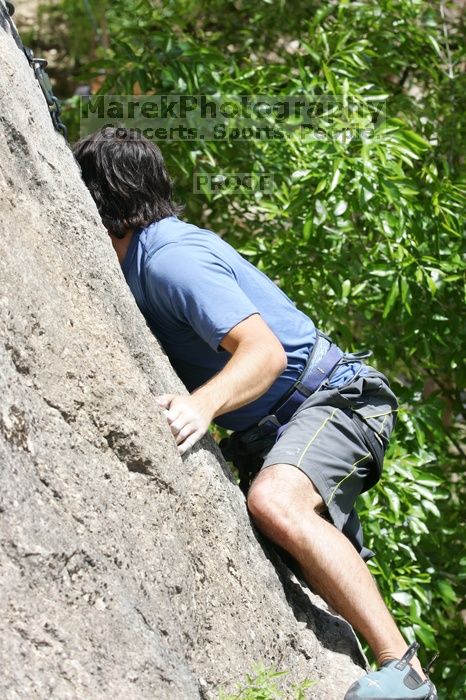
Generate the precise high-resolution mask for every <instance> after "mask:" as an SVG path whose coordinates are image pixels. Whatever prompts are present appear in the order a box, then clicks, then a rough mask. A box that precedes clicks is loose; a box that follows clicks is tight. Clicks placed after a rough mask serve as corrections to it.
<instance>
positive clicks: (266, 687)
mask: <svg viewBox="0 0 466 700" xmlns="http://www.w3.org/2000/svg"><path fill="white" fill-rule="evenodd" d="M286 674H287V671H277V670H275V669H274V668H268V669H266V668H265V667H263V666H261V665H258V666H256V667H255V669H254V671H253V673H251V674H246V683H245V684H244V685H242V686H241V687H239V688H238V689H237V691H236V692H235V694H234V695H225V694H224V693H223V692H221V693H220V698H219V700H280V698H284V697H286V698H289V700H306V697H307V695H306V690H308V689H309V688H311V687H312V686H313V685H314V683H315V681H311V680H308V679H306V680H304V681H302V682H301V683H299V684H296V685H293V686H291V687H288V688H286V689H284V688H283V686H281V687H280V686H279V684H278V683H277V680H278V679H282V678H283V676H286Z"/></svg>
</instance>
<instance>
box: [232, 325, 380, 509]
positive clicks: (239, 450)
mask: <svg viewBox="0 0 466 700" xmlns="http://www.w3.org/2000/svg"><path fill="white" fill-rule="evenodd" d="M371 354H372V353H371V352H370V351H362V352H358V353H346V354H345V353H343V352H342V351H341V350H340V348H339V347H338V346H337V345H335V343H333V342H332V340H331V339H330V338H329V337H328V336H327V335H325V333H322V332H321V331H319V330H318V331H317V335H316V341H315V343H314V347H313V348H312V351H311V353H310V355H309V358H308V361H307V363H306V366H305V368H304V370H303V371H302V373H301V376H300V377H299V378H298V379H297V381H296V382H295V383H294V384H293V386H292V387H291V388H290V389H289V391H287V392H286V394H285V395H284V396H282V397H281V398H280V399H279V401H278V402H277V403H276V404H275V406H274V407H273V408H272V411H271V413H270V414H269V415H268V416H265V417H264V418H262V419H261V420H260V421H259V423H257V425H253V426H252V427H251V428H247V429H246V430H237V431H235V432H234V433H232V434H231V435H230V436H228V437H226V438H223V440H221V441H220V445H219V446H220V449H221V451H222V454H223V456H224V457H225V459H226V460H227V461H228V462H233V464H234V465H235V467H236V468H237V470H238V474H239V485H240V488H241V490H242V491H243V493H244V494H245V495H246V493H247V491H248V489H249V485H250V483H251V481H252V479H253V478H254V476H255V475H256V474H257V472H258V471H259V470H260V468H261V466H262V463H263V460H264V457H265V456H266V454H267V453H268V452H269V450H270V449H271V448H272V447H273V445H274V443H275V442H276V441H277V440H278V438H279V437H280V435H281V433H282V431H283V430H284V429H285V426H286V425H287V423H288V422H289V420H290V418H291V416H292V415H293V414H294V413H295V411H296V410H297V409H298V408H299V406H300V405H301V404H302V403H303V401H305V400H306V399H307V398H309V396H311V395H312V394H314V393H315V392H316V391H319V389H321V388H324V387H325V386H326V382H327V380H328V379H329V378H330V375H331V374H332V373H333V371H334V369H335V368H336V367H337V365H339V364H340V362H346V361H355V360H356V361H357V360H362V359H365V358H367V357H369V356H370V355H371ZM364 427H365V426H361V428H362V429H364ZM367 432H368V433H370V430H368V431H367ZM370 437H371V440H372V442H373V443H374V445H373V446H372V445H371V447H373V449H374V450H381V449H382V448H381V447H380V446H379V445H378V443H377V442H376V440H373V439H372V435H370ZM374 457H375V454H374ZM377 457H380V456H379V455H377Z"/></svg>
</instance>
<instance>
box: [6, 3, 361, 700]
mask: <svg viewBox="0 0 466 700" xmlns="http://www.w3.org/2000/svg"><path fill="white" fill-rule="evenodd" d="M0 19H1V21H0V64H1V65H0V99H1V110H0V164H1V167H0V220H1V230H0V276H1V277H0V279H1V301H0V335H1V342H0V353H1V367H2V372H1V376H0V469H1V471H0V541H1V550H0V587H1V595H0V658H1V667H0V696H1V697H2V698H5V699H6V700H16V699H18V698H19V699H23V698H28V700H30V699H34V698H44V699H45V698H51V697H53V698H60V699H65V698H80V699H83V698H85V699H86V700H92V699H94V698H96V699H97V698H99V699H101V698H124V699H125V700H131V699H135V700H136V699H138V700H142V699H143V698H147V699H149V698H150V699H151V700H153V699H154V698H157V699H158V698H160V699H161V700H165V699H166V700H170V699H171V698H173V699H176V700H180V699H185V698H186V699H187V700H188V699H189V700H195V699H196V698H215V697H217V696H218V692H219V689H220V688H227V689H230V690H231V689H232V688H233V687H234V686H235V685H236V683H238V682H240V681H242V679H243V678H244V674H245V673H246V672H248V671H250V670H251V667H252V665H253V663H254V662H262V663H263V664H265V665H266V666H271V665H276V666H278V667H279V668H280V669H286V670H288V671H289V675H288V676H287V678H286V681H285V682H286V683H288V684H291V683H292V682H297V681H300V680H302V679H303V678H305V677H310V678H313V679H315V680H316V681H318V683H317V685H316V686H315V687H314V689H313V690H312V691H310V693H309V697H312V698H319V699H320V700H340V699H341V698H342V697H343V694H344V691H345V689H346V688H347V687H348V685H349V684H350V683H351V682H352V681H353V680H354V679H356V678H357V677H358V676H360V675H361V673H362V668H361V665H362V664H363V663H364V661H363V658H362V656H361V654H360V651H359V649H358V646H357V644H356V641H355V638H354V636H353V633H352V631H351V630H350V628H349V626H348V625H347V624H346V623H345V622H344V621H342V620H341V619H340V618H338V617H336V616H334V615H332V614H331V613H330V612H329V611H327V610H326V608H325V606H323V604H322V603H321V602H319V600H318V599H317V597H316V596H312V595H311V594H309V592H308V591H306V590H305V589H302V588H301V587H300V585H299V584H298V582H297V581H296V579H293V578H292V576H291V574H290V572H289V571H288V570H287V569H286V568H285V567H284V566H283V565H281V564H279V563H278V562H275V565H274V563H272V562H271V560H270V556H269V555H268V553H267V550H266V549H264V547H263V543H262V544H261V542H260V541H259V540H258V537H257V534H256V533H255V532H254V530H253V529H252V527H251V525H250V521H249V518H248V515H247V511H246V507H245V502H244V498H243V496H242V494H241V492H240V491H239V489H238V488H237V486H236V485H235V483H234V481H233V479H232V478H231V475H230V473H229V471H228V469H227V467H226V465H225V464H224V463H223V462H222V460H221V458H219V453H218V450H217V448H216V446H215V445H214V443H213V442H212V441H211V439H210V438H205V439H204V440H203V441H202V444H201V445H200V446H199V447H197V448H196V449H195V450H194V451H193V452H192V454H190V455H189V456H188V457H186V458H183V459H181V458H180V457H179V456H178V453H177V451H176V448H175V445H174V443H173V441H172V439H171V436H170V434H169V432H168V429H167V426H166V424H165V419H164V417H163V415H162V414H161V412H160V410H159V409H158V407H157V405H156V403H155V401H154V396H155V395H156V394H159V393H163V392H167V391H171V390H176V391H178V390H180V383H179V381H178V379H177V378H176V376H175V375H174V373H173V371H172V369H171V367H170V365H169V363H168V361H167V359H166V357H165V356H164V354H163V352H162V351H161V350H160V348H159V346H158V344H157V342H156V340H155V339H154V337H153V336H152V335H151V333H150V332H149V330H148V329H147V327H146V325H145V322H144V319H143V318H142V317H141V315H140V314H139V311H138V309H137V307H136V304H135V303H134V301H133V298H132V296H131V294H130V292H129V290H128V289H127V286H126V283H125V280H124V278H123V276H122V273H121V271H120V269H119V265H118V263H117V260H116V257H115V255H114V252H113V249H112V247H111V244H110V241H109V239H108V236H107V234H106V232H105V230H104V229H103V228H102V226H101V223H100V221H99V217H98V214H97V211H96V209H95V206H94V203H93V201H92V200H91V198H90V196H89V194H88V192H87V190H86V189H85V187H84V185H83V184H82V182H81V180H80V176H79V171H78V168H77V166H76V164H75V162H74V160H73V157H72V154H71V152H70V150H69V148H68V147H67V145H66V143H65V141H64V140H63V138H62V137H61V136H60V135H58V134H57V133H56V132H55V131H54V129H53V127H52V124H51V120H50V117H49V115H48V113H47V108H46V105H45V102H44V98H43V95H42V93H41V91H40V88H39V86H38V84H37V82H36V80H35V78H34V76H33V73H32V70H31V69H30V67H29V65H28V63H27V61H26V58H25V57H24V55H22V53H21V52H20V50H19V49H18V47H17V46H16V44H15V42H14V41H13V39H12V37H11V31H10V29H9V26H8V24H7V22H6V20H5V10H4V5H3V0H0ZM272 558H273V557H272ZM287 692H288V693H289V697H291V691H285V695H286V693H287Z"/></svg>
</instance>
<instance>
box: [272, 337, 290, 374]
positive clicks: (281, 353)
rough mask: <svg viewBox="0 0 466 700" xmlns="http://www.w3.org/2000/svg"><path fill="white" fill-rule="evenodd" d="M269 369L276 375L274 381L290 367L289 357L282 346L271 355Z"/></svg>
mask: <svg viewBox="0 0 466 700" xmlns="http://www.w3.org/2000/svg"><path fill="white" fill-rule="evenodd" d="M269 367H270V370H271V373H272V374H273V375H274V380H275V379H277V378H278V377H279V376H280V375H281V374H282V373H283V372H284V371H285V370H286V368H287V367H288V357H287V354H286V352H285V350H284V349H283V346H282V345H281V344H280V345H279V346H278V347H276V348H274V350H273V353H271V357H270V365H269Z"/></svg>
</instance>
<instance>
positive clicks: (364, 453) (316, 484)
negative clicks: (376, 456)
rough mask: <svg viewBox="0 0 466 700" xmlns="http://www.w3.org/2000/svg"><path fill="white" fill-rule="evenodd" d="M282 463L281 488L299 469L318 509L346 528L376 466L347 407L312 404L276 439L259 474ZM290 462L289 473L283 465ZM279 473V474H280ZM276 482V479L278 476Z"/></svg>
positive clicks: (296, 415)
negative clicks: (344, 408)
mask: <svg viewBox="0 0 466 700" xmlns="http://www.w3.org/2000/svg"><path fill="white" fill-rule="evenodd" d="M276 465H281V467H280V470H279V471H280V474H279V476H280V478H281V482H282V485H281V486H280V488H283V484H284V483H285V480H286V478H289V479H290V480H291V483H292V484H293V487H294V485H295V484H296V481H297V476H296V473H299V479H300V481H301V483H302V485H303V489H304V488H305V487H304V483H305V479H308V481H309V482H310V485H311V491H310V493H311V496H310V499H311V500H313V502H315V496H313V495H312V493H313V492H317V494H318V495H319V497H320V501H319V504H318V508H319V512H324V511H327V512H328V516H329V518H330V520H331V521H332V522H333V523H334V525H335V526H336V527H337V528H338V529H339V530H343V529H344V527H345V525H346V524H347V522H348V520H349V519H350V517H351V518H354V517H355V513H353V509H354V503H355V501H356V499H357V497H358V496H359V494H360V493H361V491H362V490H363V487H364V482H365V480H366V478H367V476H368V474H369V472H370V470H371V469H372V468H373V457H372V454H371V452H370V450H369V448H368V446H367V444H366V442H365V440H364V436H363V435H362V434H361V432H360V430H358V429H357V427H356V426H355V424H354V421H353V419H352V418H351V416H350V415H349V414H348V413H347V412H346V411H345V410H343V408H341V407H338V406H332V405H317V406H315V405H311V406H310V407H309V408H305V409H303V410H300V411H298V412H297V413H296V414H295V415H294V416H293V418H292V419H291V421H290V422H289V423H288V425H287V426H286V428H285V429H284V431H283V433H282V434H281V436H280V438H279V439H278V441H277V442H276V443H275V445H274V446H273V447H272V449H271V450H270V452H269V453H268V454H267V455H266V457H265V460H264V463H263V466H262V469H261V471H260V472H259V476H258V478H259V477H261V476H262V474H264V476H265V475H266V474H267V472H268V470H269V469H272V470H276ZM286 467H288V477H287V475H286V473H285V472H284V471H283V469H286ZM277 476H278V475H277ZM276 483H277V487H278V480H277V481H276Z"/></svg>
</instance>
